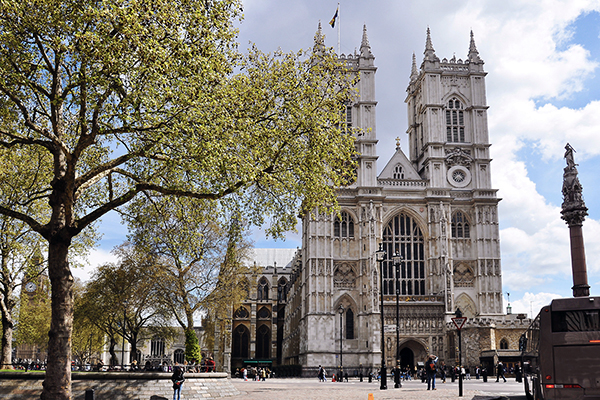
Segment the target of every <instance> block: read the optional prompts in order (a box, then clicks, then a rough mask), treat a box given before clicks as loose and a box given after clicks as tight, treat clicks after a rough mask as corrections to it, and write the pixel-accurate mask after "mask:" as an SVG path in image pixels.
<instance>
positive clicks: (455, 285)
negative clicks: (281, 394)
mask: <svg viewBox="0 0 600 400" xmlns="http://www.w3.org/2000/svg"><path fill="white" fill-rule="evenodd" d="M318 35H320V32H319V33H318V34H317V37H318ZM340 58H341V59H343V60H345V61H346V63H347V65H348V66H349V67H350V68H351V69H352V70H353V71H356V72H357V73H360V82H359V83H358V92H359V95H358V99H357V101H356V102H355V103H354V104H351V105H348V109H347V123H348V125H349V126H352V127H353V128H355V129H356V147H357V150H358V152H359V153H360V156H359V157H358V160H357V163H358V168H357V171H356V181H355V183H354V184H353V185H351V186H348V187H345V188H342V189H340V190H339V192H338V193H339V196H338V201H339V204H340V208H341V210H340V213H339V214H337V215H336V214H330V213H322V212H318V211H315V212H313V213H311V214H310V215H305V216H304V217H303V225H302V238H303V241H302V250H301V254H300V255H299V256H298V257H297V259H298V261H297V262H295V263H294V266H295V269H294V271H293V272H292V276H293V277H294V279H292V281H291V282H293V284H292V285H291V286H290V293H289V297H288V306H287V308H288V311H287V312H286V315H285V318H286V319H285V325H284V340H283V362H284V363H291V364H294V363H297V364H301V365H303V366H316V365H319V364H321V365H328V366H337V365H339V364H340V362H341V361H342V360H343V365H344V366H348V367H349V368H354V369H355V368H356V367H358V366H363V367H373V368H374V367H378V366H379V365H380V364H381V343H382V341H381V323H380V318H381V314H380V313H381V311H382V310H381V305H380V290H383V295H384V305H383V313H384V321H385V322H384V324H385V326H384V331H385V338H384V343H385V357H386V364H387V365H388V366H389V365H395V363H396V359H397V358H398V359H399V360H401V361H400V362H401V364H402V366H408V367H414V366H415V365H416V364H417V363H418V362H419V361H423V360H424V359H425V358H426V356H427V354H429V353H435V354H437V355H438V356H439V357H440V359H441V360H443V361H445V362H446V363H448V364H454V363H455V358H456V356H457V355H456V354H455V353H456V352H455V347H456V345H455V328H454V327H453V325H452V324H451V322H450V319H451V317H453V316H454V313H455V311H456V309H458V308H460V310H461V311H462V313H463V315H464V316H465V317H467V318H469V320H468V321H469V322H468V323H467V325H466V327H465V333H466V332H470V334H466V335H465V337H466V338H467V340H469V338H470V340H471V344H470V346H471V347H472V352H471V356H469V357H470V358H469V361H468V362H469V363H472V365H477V364H479V363H480V360H479V357H480V353H481V351H482V350H490V349H492V350H496V349H497V348H500V340H502V339H506V340H508V339H507V338H510V341H511V343H509V346H511V348H513V349H514V348H516V347H515V346H516V345H517V343H516V342H515V340H514V336H515V335H514V334H504V333H502V334H498V332H500V331H502V332H503V331H504V330H506V329H505V328H513V327H514V325H511V321H512V320H511V319H508V320H507V317H506V316H504V314H503V310H502V301H503V297H502V275H501V266H500V242H499V228H498V202H499V201H500V199H498V197H497V196H496V192H497V190H496V189H494V188H493V187H492V183H491V161H492V160H491V158H490V155H489V148H490V142H489V135H488V128H487V113H488V106H487V103H486V90H485V77H486V72H485V71H484V69H483V65H484V63H483V60H482V59H481V58H480V56H479V52H478V50H477V48H476V45H475V40H474V38H473V34H471V38H470V43H469V46H468V53H467V56H466V58H465V59H464V60H462V59H456V57H454V56H453V57H452V58H451V59H446V58H444V59H442V60H440V59H439V58H438V56H437V55H436V53H435V50H434V48H433V44H432V40H431V35H430V32H429V29H428V30H427V36H426V41H425V51H424V56H423V60H422V62H421V65H420V67H419V68H418V67H417V61H416V57H415V56H414V55H413V62H412V71H411V75H410V77H409V84H408V88H407V96H406V99H405V102H406V104H407V111H408V128H407V133H408V143H409V148H408V149H407V150H408V152H407V153H405V152H404V150H403V149H401V148H400V144H399V143H400V141H399V140H397V143H396V152H395V154H394V155H393V156H392V158H391V159H390V160H388V161H387V162H386V164H385V166H384V168H383V169H382V171H381V173H380V174H377V171H378V168H377V162H378V155H377V154H378V153H377V145H378V139H377V129H376V106H377V100H376V97H375V75H376V71H377V67H376V66H375V57H374V55H373V53H372V52H371V47H370V45H369V41H368V38H367V31H366V28H364V31H363V37H362V42H361V46H360V51H359V52H358V54H356V53H355V54H354V55H347V56H346V55H341V56H340ZM380 246H381V249H383V250H384V251H385V253H386V257H385V259H384V260H383V261H382V262H381V263H379V264H380V265H379V264H378V262H376V258H375V257H376V254H375V253H376V251H378V249H380ZM394 256H396V257H394ZM380 268H381V269H382V274H383V276H382V278H381V279H382V281H383V287H381V284H380V275H379V274H380V272H379V271H380ZM396 290H398V292H399V308H398V310H399V311H398V313H399V318H398V321H397V320H396ZM396 324H398V329H399V337H400V338H399V343H398V345H397V344H396ZM525 326H526V325H525ZM518 327H519V328H521V325H519V326H518ZM509 330H510V329H509ZM516 335H517V336H518V333H517V334H516ZM471 336H472V337H471ZM477 337H480V338H487V339H486V340H484V341H483V342H482V341H480V340H475V338H477ZM496 339H497V340H498V343H496ZM340 341H341V343H340ZM502 343H504V342H502ZM482 344H484V345H483V346H482ZM338 357H340V358H341V359H340V358H338ZM342 357H343V358H342ZM463 360H464V358H463Z"/></svg>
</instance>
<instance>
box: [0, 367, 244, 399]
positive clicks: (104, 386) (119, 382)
mask: <svg viewBox="0 0 600 400" xmlns="http://www.w3.org/2000/svg"><path fill="white" fill-rule="evenodd" d="M71 376H72V399H73V400H85V392H86V390H88V389H94V398H95V399H96V400H103V399H111V400H170V399H172V398H173V383H172V382H171V374H170V373H160V372H74V373H73V374H72V375H71ZM43 380H44V374H43V373H40V372H0V398H1V399H5V400H13V399H14V400H17V399H19V400H30V399H31V400H34V399H36V400H37V399H39V398H40V394H41V393H42V382H43ZM238 394H240V392H239V391H238V390H237V389H236V388H235V387H234V386H233V384H232V383H231V380H230V379H228V375H227V374H226V373H221V372H213V373H199V374H192V373H190V374H185V383H184V384H183V387H182V389H181V397H182V398H185V399H186V400H199V399H203V400H205V399H218V398H222V397H228V396H235V395H238Z"/></svg>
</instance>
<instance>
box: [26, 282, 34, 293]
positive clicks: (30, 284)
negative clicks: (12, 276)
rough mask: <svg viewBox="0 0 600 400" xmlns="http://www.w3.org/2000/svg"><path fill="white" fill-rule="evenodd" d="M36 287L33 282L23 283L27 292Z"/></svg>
mask: <svg viewBox="0 0 600 400" xmlns="http://www.w3.org/2000/svg"><path fill="white" fill-rule="evenodd" d="M36 288H37V286H36V285H35V283H33V282H27V284H26V285H25V290H27V291H28V292H33V291H34V290H35V289H36Z"/></svg>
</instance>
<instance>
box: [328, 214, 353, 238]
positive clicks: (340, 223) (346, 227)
mask: <svg viewBox="0 0 600 400" xmlns="http://www.w3.org/2000/svg"><path fill="white" fill-rule="evenodd" d="M333 236H334V237H338V238H339V237H342V238H353V237H354V220H353V219H352V217H351V216H350V214H348V213H347V212H345V211H342V212H341V214H340V217H336V219H335V221H334V222H333Z"/></svg>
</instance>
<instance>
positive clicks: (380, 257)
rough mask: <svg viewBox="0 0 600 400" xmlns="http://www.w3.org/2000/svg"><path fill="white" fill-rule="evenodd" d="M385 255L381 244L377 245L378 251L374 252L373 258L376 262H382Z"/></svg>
mask: <svg viewBox="0 0 600 400" xmlns="http://www.w3.org/2000/svg"><path fill="white" fill-rule="evenodd" d="M386 255H387V254H386V252H385V250H384V249H383V243H379V250H377V251H376V252H375V256H376V258H377V261H383V260H385V257H386Z"/></svg>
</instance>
